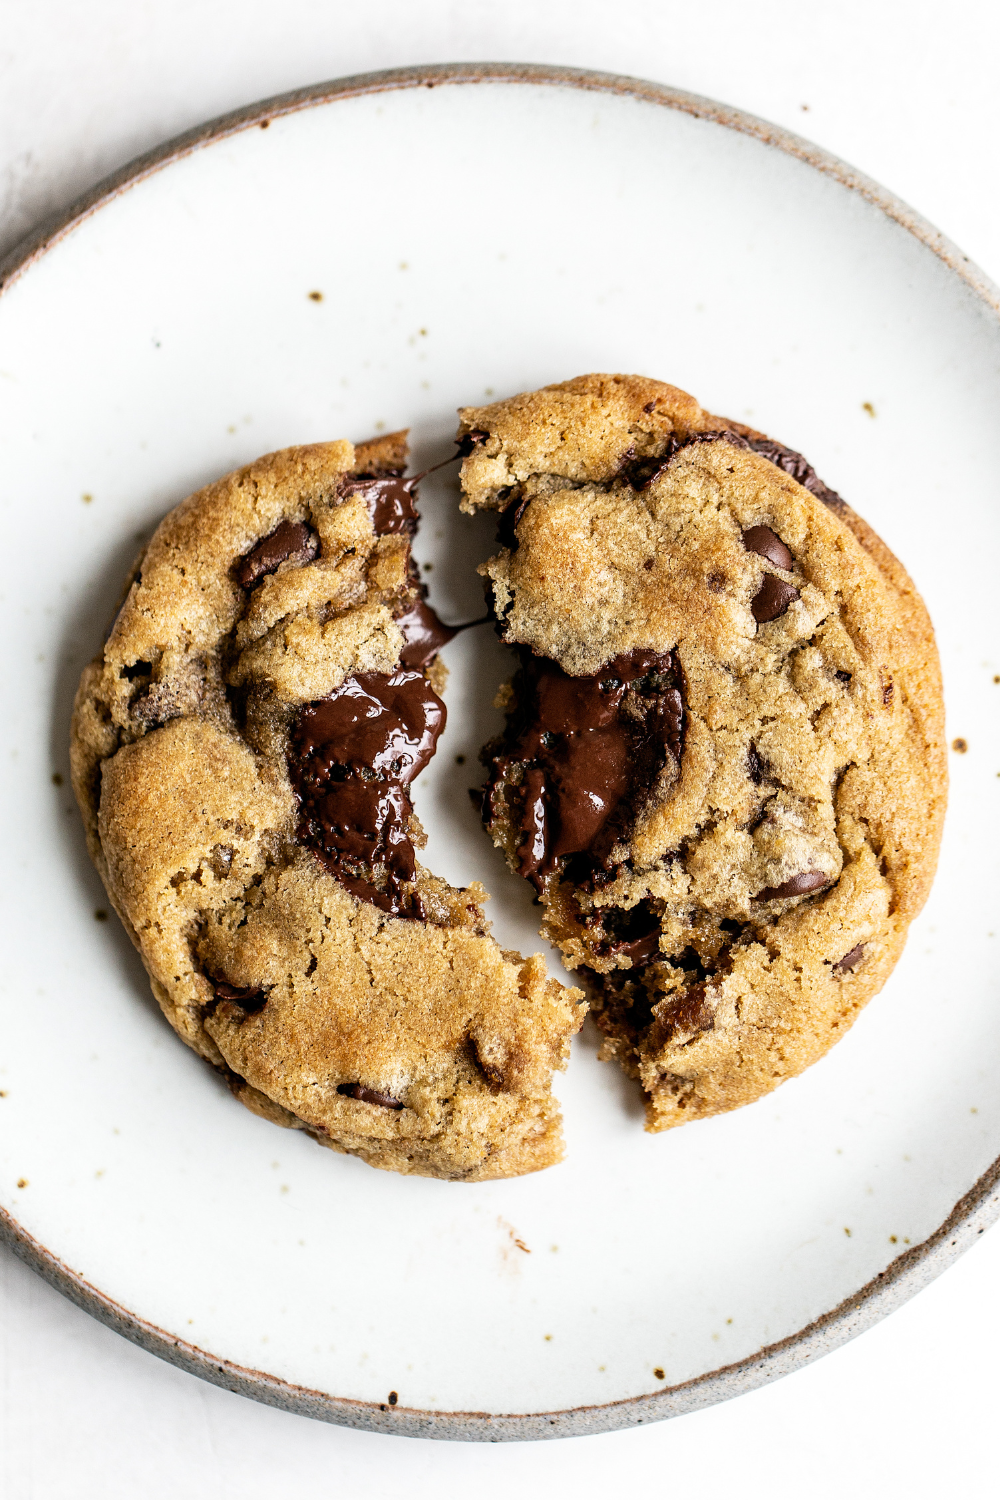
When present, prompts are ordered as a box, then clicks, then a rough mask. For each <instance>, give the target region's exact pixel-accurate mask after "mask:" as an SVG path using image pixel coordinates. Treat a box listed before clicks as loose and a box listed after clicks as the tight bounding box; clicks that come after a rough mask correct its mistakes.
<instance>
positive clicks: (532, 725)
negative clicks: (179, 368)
mask: <svg viewBox="0 0 1000 1500" xmlns="http://www.w3.org/2000/svg"><path fill="white" fill-rule="evenodd" d="M460 415H461V426H460V429H459V440H460V444H461V451H462V452H463V454H464V462H463V467H462V489H463V495H464V498H463V502H462V504H463V509H465V510H469V511H473V510H478V509H481V508H488V509H493V510H495V511H497V512H498V514H499V530H498V540H499V541H500V543H501V548H500V551H499V552H498V553H497V555H496V556H495V557H493V558H492V559H491V561H490V562H488V563H487V564H485V566H484V569H483V571H484V572H485V574H486V576H487V578H488V580H489V585H490V589H491V593H492V601H493V609H494V612H495V615H496V619H497V624H498V629H499V630H500V632H501V635H502V638H503V640H504V641H506V642H507V643H508V644H510V645H511V646H512V647H514V648H515V649H516V651H517V654H518V658H519V663H520V664H519V668H518V670H517V672H516V674H515V676H514V679H513V682H512V684H511V685H510V687H509V689H508V690H507V692H506V707H507V724H506V728H505V730H504V732H503V733H502V734H501V735H500V736H499V737H498V739H496V740H495V741H494V742H493V743H492V744H490V745H489V746H487V747H486V749H485V751H484V753H483V759H484V763H485V764H486V766H487V769H488V772H489V779H488V782H487V785H486V787H485V789H484V794H483V818H484V822H485V824H486V827H487V829H488V830H489V831H490V833H491V834H492V836H493V838H494V840H495V841H496V843H497V844H498V845H499V846H500V847H501V848H502V849H503V850H504V851H505V853H506V855H507V857H508V860H509V862H510V863H511V865H512V867H513V868H514V869H516V870H517V871H519V872H520V873H521V874H522V875H523V876H524V877H525V878H527V879H528V880H530V881H531V882H532V884H533V885H534V887H535V890H536V892H537V894H538V897H539V899H540V901H541V904H542V906H543V908H544V920H543V928H542V930H543V932H544V933H545V934H546V936H548V937H549V938H550V939H551V940H552V941H553V942H554V943H556V944H557V945H558V946H559V948H560V949H561V951H562V954H563V956H564V960H565V962H566V964H567V965H568V967H570V968H571V969H575V970H576V971H577V972H578V973H579V974H580V976H581V977H582V978H583V979H584V980H585V981H586V983H587V986H588V989H589V990H590V993H591V996H592V1006H593V1010H594V1013H595V1018H596V1020H597V1023H598V1025H599V1026H600V1027H601V1028H602V1030H603V1031H604V1033H605V1043H604V1047H603V1055H604V1056H605V1057H608V1058H617V1059H618V1061H619V1062H620V1063H621V1064H622V1065H623V1067H624V1068H625V1069H626V1071H627V1072H628V1073H630V1074H631V1075H632V1076H633V1077H635V1078H636V1079H638V1081H639V1082H640V1084H641V1086H642V1089H643V1091H644V1094H645V1099H646V1104H647V1121H648V1128H649V1129H651V1130H661V1129H665V1128H667V1127H669V1126H672V1125H676V1124H682V1123H684V1122H685V1121H686V1120H690V1119H695V1118H699V1117H702V1116H706V1115H712V1114H717V1113H719V1112H721V1111H724V1110H730V1109H734V1108H736V1107H737V1106H739V1105H742V1104H746V1103H749V1102H750V1101H752V1100H754V1099H757V1098H759V1097H760V1096H761V1095H763V1094H766V1093H767V1092H768V1091H769V1090H771V1089H773V1088H775V1087H776V1086H777V1085H778V1084H780V1083H781V1082H782V1081H783V1080H785V1079H786V1078H790V1077H792V1076H793V1075H795V1074H797V1073H799V1072H801V1070H802V1069H803V1068H805V1067H807V1066H808V1065H809V1064H810V1063H812V1062H815V1061H816V1060H817V1059H818V1058H819V1057H821V1056H822V1055H823V1054H824V1053H825V1052H826V1051H827V1050H828V1048H829V1047H830V1046H831V1045H832V1044H833V1042H835V1041H836V1040H837V1039H838V1038H839V1037H841V1036H843V1035H844V1033H845V1032H846V1031H847V1029H848V1027H849V1026H850V1025H851V1023H852V1022H853V1021H854V1019H855V1018H856V1017H857V1015H858V1013H859V1011H860V1010H861V1008H862V1006H863V1005H864V1004H865V1003H866V1002H867V1001H868V1000H869V999H870V998H871V996H872V995H874V994H875V993H876V992H877V991H878V990H879V989H880V988H881V986H882V985H883V984H884V982H885V980H886V978H887V976H888V974H889V973H890V971H891V969H892V967H893V965H894V964H895V962H896V960H897V959H898V957H899V954H900V952H901V951H902V947H903V944H904V941H905V938H906V932H907V928H908V925H909V923H910V922H911V921H912V919H913V917H914V916H915V915H916V913H917V912H918V911H919V910H920V908H921V906H922V905H923V902H924V900H925V898H926V896H927V892H928V890H929V888H930V883H931V880H932V878H933V874H934V868H935V864H936V861H937V853H938V846H939V843H940V837H941V825H942V819H943V816H944V806H945V788H946V769H945V756H944V739H943V708H942V700H941V684H940V672H939V667H938V659H937V652H936V648H935V645H934V638H933V632H932V630H931V625H930V621H929V619H928V617H927V613H926V610H925V609H924V606H923V603H922V601H921V600H920V597H919V595H918V594H917V592H916V590H915V588H914V586H913V584H912V582H911V581H910V579H909V578H908V577H907V575H906V573H905V571H904V570H903V568H902V567H901V565H900V564H899V563H898V562H897V561H896V559H895V558H894V557H893V556H892V554H891V553H890V552H889V551H888V549H887V548H886V547H885V545H884V544H883V543H882V542H881V541H880V540H879V538H878V537H877V536H876V535H875V534H874V532H873V531H872V530H871V528H870V527H868V526H867V525H866V523H865V522H864V521H862V520H861V519H860V517H858V516H857V515H855V514H854V512H853V511H852V510H851V509H850V508H849V507H848V506H847V505H846V504H845V503H844V502H843V501H842V500H841V499H840V498H839V496H837V495H835V494H834V493H833V491H831V490H830V489H829V488H828V487H827V486H826V485H824V484H823V483H822V481H821V480H820V479H819V478H818V477H817V475H816V474H815V471H814V470H813V469H812V468H811V467H810V466H809V464H808V463H807V462H806V460H805V459H804V458H802V456H801V455H800V454H798V453H795V452H793V451H792V450H790V449H787V448H784V447H782V446H781V445H780V444H777V443H775V442H773V441H772V440H771V439H769V438H767V437H765V436H764V435H763V434H762V433H759V432H756V431H754V430H753V429H750V428H747V427H745V426H743V425H741V424H739V423H734V422H730V421H728V420H726V419H724V418H720V417H715V416H712V415H711V414H710V413H709V412H706V411H704V410H703V409H702V408H701V407H700V406H699V405H698V403H697V402H696V401H695V400H694V399H693V397H691V396H689V395H686V394H685V393H684V392H683V391H680V390H677V389H676V388H674V387H672V386H669V385H664V384H663V383H662V382H660V381H656V380H649V379H645V378H641V377H638V376H622V375H589V376H583V377H581V378H579V379H576V380H571V381H567V382H566V383H564V384H561V385H555V386H549V387H546V388H545V389H543V390H540V391H535V392H530V393H526V394H523V395H520V396H515V397H513V398H511V399H510V400H507V401H500V402H497V403H495V404H493V405H491V406H486V407H469V408H466V409H465V410H463V411H462V412H461V414H460Z"/></svg>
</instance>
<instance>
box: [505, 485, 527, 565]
mask: <svg viewBox="0 0 1000 1500" xmlns="http://www.w3.org/2000/svg"><path fill="white" fill-rule="evenodd" d="M529 504H530V501H529V498H528V496H527V495H515V496H514V498H513V500H511V501H510V503H509V504H508V505H507V506H505V508H504V509H503V511H502V512H501V514H500V519H499V521H498V522H497V541H498V542H499V543H500V545H501V547H509V548H510V550H511V552H516V551H517V545H518V544H517V523H518V522H519V521H520V519H521V517H522V516H523V515H524V512H525V511H526V510H527V509H528V505H529Z"/></svg>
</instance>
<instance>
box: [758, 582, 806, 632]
mask: <svg viewBox="0 0 1000 1500" xmlns="http://www.w3.org/2000/svg"><path fill="white" fill-rule="evenodd" d="M798 598H799V591H798V589H797V588H794V587H793V586H792V584H790V583H786V582H785V580H784V579H783V578H778V577H777V576H776V574H774V573H765V574H764V577H763V579H762V581H761V585H760V588H759V589H758V590H757V592H756V594H755V595H754V596H753V599H752V600H751V601H750V611H751V613H752V615H753V617H754V619H755V620H756V621H757V624H758V625H766V624H767V623H768V621H769V620H777V619H779V618H780V616H781V615H783V614H784V613H785V610H786V609H787V608H788V606H789V605H790V604H793V603H794V602H795V600H796V599H798Z"/></svg>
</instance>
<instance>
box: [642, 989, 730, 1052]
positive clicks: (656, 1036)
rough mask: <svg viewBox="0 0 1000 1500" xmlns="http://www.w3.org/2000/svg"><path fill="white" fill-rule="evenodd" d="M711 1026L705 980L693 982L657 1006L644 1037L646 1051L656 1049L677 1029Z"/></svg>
mask: <svg viewBox="0 0 1000 1500" xmlns="http://www.w3.org/2000/svg"><path fill="white" fill-rule="evenodd" d="M714 1025H715V1011H714V1010H713V1009H712V1007H711V1006H710V1005H709V1004H708V986H707V985H706V984H704V983H703V984H695V985H692V986H691V988H690V989H689V990H682V992H681V993H680V995H678V996H677V997H676V998H674V999H672V1000H670V1001H668V1002H667V1004H666V1005H661V1006H660V1008H659V1011H658V1013H657V1015H656V1016H655V1017H654V1019H653V1023H652V1026H651V1027H650V1030H649V1035H648V1036H647V1037H646V1041H645V1050H646V1051H648V1052H656V1051H658V1050H659V1048H660V1047H663V1046H665V1045H666V1043H667V1042H669V1041H671V1040H672V1038H673V1037H675V1036H676V1035H677V1033H678V1032H681V1033H683V1032H688V1031H693V1032H699V1031H711V1030H712V1028H713V1027H714Z"/></svg>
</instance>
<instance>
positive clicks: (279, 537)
mask: <svg viewBox="0 0 1000 1500" xmlns="http://www.w3.org/2000/svg"><path fill="white" fill-rule="evenodd" d="M318 552H319V537H318V536H317V535H316V533H315V531H313V529H312V527H311V526H307V525H306V523H305V522H304V521H282V523H281V525H280V526H276V527H275V528H274V530H273V531H272V532H271V533H270V535H269V536H266V537H264V539H263V541H260V542H258V543H257V545H256V547H253V548H251V550H250V551H249V552H248V553H247V554H246V556H245V557H241V558H240V560H239V562H237V563H235V564H234V565H233V577H234V578H235V579H236V582H237V583H238V584H239V586H240V588H241V589H252V588H256V586H257V584H259V583H262V582H263V580H264V579H265V578H267V577H268V575H269V574H271V573H276V572H277V570H278V569H279V568H280V567H281V564H282V563H283V562H288V561H289V560H293V561H295V562H298V563H308V562H312V560H313V558H314V557H316V555H317V554H318Z"/></svg>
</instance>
